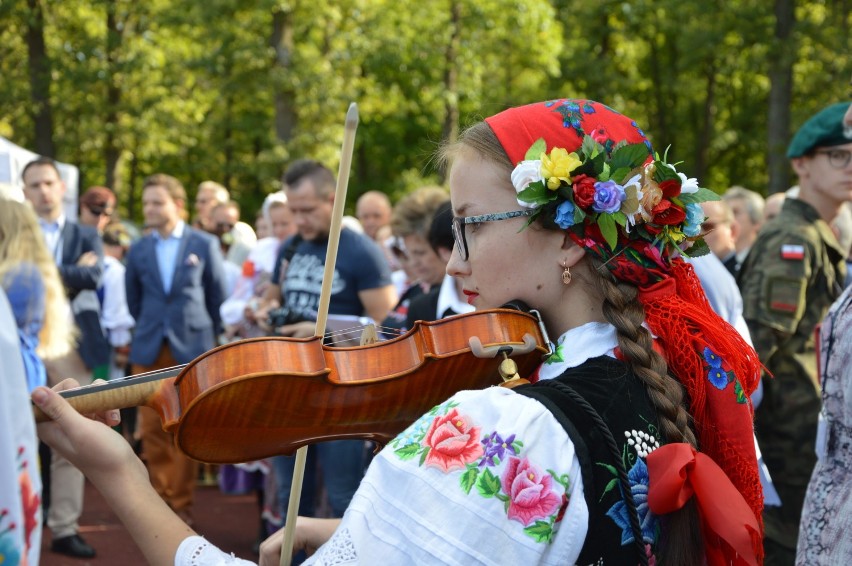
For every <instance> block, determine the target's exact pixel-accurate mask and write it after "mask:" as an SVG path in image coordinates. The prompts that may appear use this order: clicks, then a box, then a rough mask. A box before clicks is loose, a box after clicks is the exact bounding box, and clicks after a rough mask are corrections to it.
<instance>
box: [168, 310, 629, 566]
mask: <svg viewBox="0 0 852 566" xmlns="http://www.w3.org/2000/svg"><path fill="white" fill-rule="evenodd" d="M615 346H616V337H615V329H614V328H613V327H612V326H610V325H608V324H602V323H590V324H586V325H584V326H581V327H579V328H575V329H572V330H569V331H568V332H567V333H565V334H564V335H563V336H562V337H560V339H559V341H558V342H557V349H556V353H555V355H554V356H552V357H551V360H550V361H549V362H548V363H546V364H544V365H543V366H542V367H541V368H540V370H539V379H552V378H554V377H557V376H559V375H561V374H562V373H563V372H564V371H565V369H567V368H568V367H575V366H578V365H580V364H582V363H583V362H585V361H586V360H587V359H590V358H594V357H597V356H601V355H609V356H613V352H614V349H615ZM588 520H589V511H588V509H587V507H586V502H585V498H584V497H583V482H582V479H581V476H580V464H579V461H578V460H577V457H576V456H575V451H574V445H573V443H572V442H571V440H570V439H569V438H568V435H567V434H566V433H565V430H564V429H563V428H562V426H561V425H560V424H559V423H558V422H557V421H556V419H555V418H554V417H553V415H552V414H551V413H550V411H548V410H547V409H546V408H545V407H544V406H543V405H541V404H540V403H539V402H538V401H536V400H534V399H531V398H528V397H525V396H522V395H518V394H516V393H513V392H512V391H511V390H510V389H506V388H503V387H492V388H489V389H486V390H482V391H462V392H460V393H457V394H456V395H454V396H453V397H451V398H450V399H448V400H447V401H446V402H444V403H442V404H441V405H439V406H438V407H435V408H434V409H432V411H430V412H429V413H427V414H426V415H424V416H423V417H421V418H420V419H419V420H418V421H417V422H415V423H414V424H412V425H411V426H410V427H409V428H408V429H406V430H405V431H404V432H403V433H402V434H400V435H399V436H398V437H397V438H396V439H394V440H393V441H392V442H391V443H390V444H388V446H386V447H385V448H384V450H382V451H381V452H380V453H379V454H378V455H377V456H376V458H375V459H374V460H373V462H372V464H371V465H370V468H369V470H368V471H367V474H366V475H365V477H364V479H363V481H362V482H361V485H360V487H359V488H358V491H357V492H356V493H355V496H354V497H353V499H352V502H351V503H350V505H349V508H348V509H347V511H346V514H345V515H344V516H343V519H342V521H341V523H340V525H339V527H338V528H337V530H336V531H335V533H334V535H333V536H332V537H331V539H329V541H328V542H327V543H326V544H325V545H323V546H322V547H321V548H320V549H319V550H318V551H317V553H316V554H314V555H313V556H312V557H311V558H309V559H308V561H307V562H305V564H311V565H314V566H319V565H329V564H351V565H355V564H494V565H498V564H499V565H502V564H554V565H555V564H575V563H576V560H577V557H578V555H579V553H580V550H581V548H582V546H583V542H584V540H585V538H586V531H587V527H588ZM175 564H176V565H177V566H190V565H198V564H203V565H205V566H206V565H214V564H222V565H225V564H248V562H245V561H243V560H240V559H237V558H234V557H233V556H231V555H227V554H225V553H223V552H221V551H220V550H219V549H217V548H215V547H213V546H212V545H209V544H208V543H207V542H206V541H205V540H204V539H203V538H201V537H190V538H188V539H186V540H184V541H183V543H182V545H181V547H180V549H179V551H178V553H177V555H176V557H175Z"/></svg>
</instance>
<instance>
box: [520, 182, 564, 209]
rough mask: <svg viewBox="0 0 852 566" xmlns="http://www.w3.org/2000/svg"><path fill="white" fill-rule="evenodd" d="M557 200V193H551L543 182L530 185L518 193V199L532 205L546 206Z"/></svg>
mask: <svg viewBox="0 0 852 566" xmlns="http://www.w3.org/2000/svg"><path fill="white" fill-rule="evenodd" d="M554 198H556V193H555V192H554V191H550V190H548V189H547V187H545V186H544V183H542V182H536V183H530V184H529V185H527V188H526V189H524V190H522V191H521V192H519V193H518V199H519V200H522V201H524V202H528V203H530V204H545V203H548V202H550V201H551V200H553V199H554Z"/></svg>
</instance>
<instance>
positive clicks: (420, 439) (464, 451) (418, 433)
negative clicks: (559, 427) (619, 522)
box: [389, 402, 571, 543]
mask: <svg viewBox="0 0 852 566" xmlns="http://www.w3.org/2000/svg"><path fill="white" fill-rule="evenodd" d="M457 406H458V403H453V402H447V403H444V404H442V405H438V406H437V407H435V408H433V409H432V410H431V411H429V412H428V413H427V414H425V415H423V416H422V417H421V418H420V419H418V420H417V421H416V422H415V423H414V424H412V425H411V426H410V427H408V428H407V429H406V430H405V431H404V432H403V433H402V434H400V435H399V436H398V437H397V438H395V439H394V440H393V441H391V443H390V445H389V446H390V448H392V449H393V453H394V454H396V456H397V457H398V458H399V459H400V460H403V461H405V460H412V459H414V458H419V463H418V465H419V466H425V467H433V468H438V469H439V470H441V471H442V472H444V473H451V472H453V473H460V477H459V487H460V488H461V490H462V491H464V492H465V493H466V494H468V495H471V494H477V495H479V496H481V497H485V498H489V499H490V498H494V499H496V500H498V501H501V502H502V503H503V509H504V512H505V513H506V516H507V517H508V518H509V519H510V520H513V521H517V522H519V523H521V524H522V525H523V526H524V533H525V534H526V535H528V536H530V537H531V538H532V539H533V540H535V541H536V542H548V543H549V542H551V541H552V540H553V535H554V533H555V528H556V525H557V524H558V523H559V522H560V521H561V520H562V517H563V516H564V514H565V510H566V509H567V507H568V501H569V497H568V493H569V491H570V487H571V480H570V478H569V477H568V474H558V473H556V472H554V471H553V470H546V471H543V470H542V469H541V468H539V467H538V466H537V465H535V464H534V463H533V462H531V461H530V460H529V459H528V458H527V457H526V456H524V455H523V454H522V452H523V447H524V444H523V442H521V441H520V440H519V439H518V438H517V435H515V434H509V435H506V434H501V433H499V432H498V431H492V432H490V433H486V434H483V433H482V431H481V428H480V427H478V426H475V424H474V423H473V422H472V420H471V419H470V417H468V416H467V415H463V414H461V413H460V412H459V411H458V409H457V408H456V407H457ZM560 486H561V489H560ZM560 492H561V493H560Z"/></svg>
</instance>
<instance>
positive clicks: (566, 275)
mask: <svg viewBox="0 0 852 566" xmlns="http://www.w3.org/2000/svg"><path fill="white" fill-rule="evenodd" d="M562 267H563V268H565V269H564V270H563V271H562V284H563V285H570V284H571V270H570V269H568V266H567V265H565V261H564V260H563V261H562Z"/></svg>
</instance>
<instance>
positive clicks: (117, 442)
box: [32, 379, 195, 564]
mask: <svg viewBox="0 0 852 566" xmlns="http://www.w3.org/2000/svg"><path fill="white" fill-rule="evenodd" d="M76 386H77V382H76V381H74V380H73V379H66V380H65V381H63V382H62V383H60V384H59V385H57V386H56V390H55V391H54V390H51V389H48V388H46V387H38V388H36V389H35V390H34V391H33V394H32V400H33V402H34V403H35V404H36V405H37V406H38V407H39V408H40V409H41V410H42V411H44V412H45V413H46V414H47V415H48V416H49V417H50V421H48V422H43V423H41V424H39V425H38V435H39V438H41V440H43V441H44V442H45V443H47V444H48V445H49V446H50V447H51V448H53V449H54V450H56V451H57V452H59V453H60V454H62V455H63V456H64V457H65V458H67V459H68V461H70V462H71V463H72V464H74V465H75V466H76V467H77V468H79V469H80V470H81V471H82V472H83V473H84V474H85V475H86V477H87V478H89V480H90V481H91V482H92V484H93V485H94V486H95V487H96V488H97V489H98V491H100V492H101V494H102V495H103V496H104V499H106V500H107V502H108V503H109V504H110V506H111V507H112V509H113V511H115V513H116V515H118V517H119V519H120V520H121V522H122V523H124V525H125V526H126V527H127V530H128V531H129V532H130V533H131V535H132V536H133V539H134V540H135V542H136V544H138V545H139V548H140V549H141V550H142V552H143V553H144V554H145V558H146V559H147V561H148V563H149V564H170V563H173V562H174V556H175V553H176V552H177V548H178V546H179V545H180V543H181V542H182V541H183V540H184V539H185V538H186V537H188V536H190V535H193V534H195V533H194V532H193V530H192V529H190V528H189V527H188V526H187V525H186V524H185V523H184V522H183V521H181V520H180V518H179V517H178V516H177V515H175V514H174V513H173V512H172V511H171V510H170V509H169V508H168V506H167V505H166V504H165V502H163V500H162V499H161V498H160V497H159V496H158V495H157V493H156V492H155V491H154V489H153V488H152V487H151V483H150V482H149V481H148V472H147V471H146V470H145V466H144V465H143V464H142V461H141V460H139V458H137V457H136V455H135V454H134V453H133V450H132V449H131V447H130V445H129V444H128V443H127V441H126V440H125V439H124V438H123V437H122V436H121V435H120V434H118V433H117V432H115V431H114V430H112V429H111V428H110V426H114V425H116V424H118V422H119V417H118V411H116V410H111V411H106V412H104V413H98V414H91V415H88V417H89V418H87V416H84V415H81V414H80V413H78V412H77V411H75V410H74V409H73V408H72V407H71V405H69V404H68V401H66V400H65V399H63V398H62V397H61V396H60V395H58V393H57V391H64V390H66V389H71V388H73V387H76Z"/></svg>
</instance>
